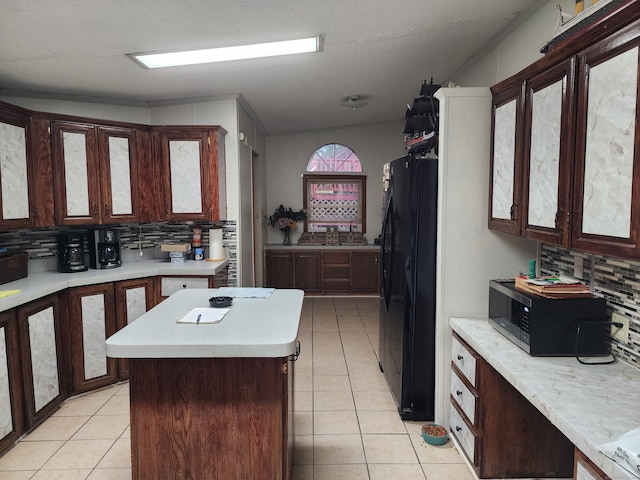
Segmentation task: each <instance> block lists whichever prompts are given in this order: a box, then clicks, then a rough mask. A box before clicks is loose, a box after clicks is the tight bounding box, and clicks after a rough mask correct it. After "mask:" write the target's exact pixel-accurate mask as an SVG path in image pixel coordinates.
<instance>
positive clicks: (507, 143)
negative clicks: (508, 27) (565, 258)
mask: <svg viewBox="0 0 640 480" xmlns="http://www.w3.org/2000/svg"><path fill="white" fill-rule="evenodd" d="M523 88H524V84H521V83H516V84H514V85H511V86H509V87H508V88H505V89H504V90H501V91H499V92H495V91H494V96H493V115H492V119H491V128H492V142H491V171H490V183H489V195H490V196H489V228H490V229H492V230H499V231H502V232H507V233H512V234H516V235H519V234H520V232H521V220H522V219H521V209H522V205H520V200H521V178H522V177H521V176H522V125H521V123H522V118H523V116H524V113H523V104H524V102H523V98H524V95H523V92H522V90H523Z"/></svg>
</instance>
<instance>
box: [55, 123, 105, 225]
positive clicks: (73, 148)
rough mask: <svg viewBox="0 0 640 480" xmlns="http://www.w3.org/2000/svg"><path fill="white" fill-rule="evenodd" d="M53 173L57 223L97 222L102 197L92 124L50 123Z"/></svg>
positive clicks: (95, 138) (94, 132)
mask: <svg viewBox="0 0 640 480" xmlns="http://www.w3.org/2000/svg"><path fill="white" fill-rule="evenodd" d="M51 135H52V145H53V165H54V177H55V190H54V192H55V197H56V202H55V204H56V205H55V206H56V223H57V224H58V225H86V224H92V223H100V218H101V213H102V201H101V200H100V196H99V195H100V184H99V181H98V179H99V170H98V155H97V143H98V139H97V132H96V128H95V126H94V125H90V124H81V123H71V122H58V121H54V122H52V124H51Z"/></svg>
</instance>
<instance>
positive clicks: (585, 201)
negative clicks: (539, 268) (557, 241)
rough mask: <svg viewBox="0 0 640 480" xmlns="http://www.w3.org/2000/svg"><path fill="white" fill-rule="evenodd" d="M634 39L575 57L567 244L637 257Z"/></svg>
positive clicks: (615, 39) (619, 38) (639, 178)
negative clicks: (572, 187) (575, 95)
mask: <svg viewBox="0 0 640 480" xmlns="http://www.w3.org/2000/svg"><path fill="white" fill-rule="evenodd" d="M635 36H637V33H635V32H634V31H633V30H632V31H626V32H625V31H623V32H622V33H621V34H619V35H614V36H612V38H610V39H607V40H606V41H605V42H600V43H599V44H596V45H595V46H594V47H593V48H591V49H589V50H588V51H586V52H584V53H583V54H581V55H580V56H579V62H580V73H579V79H578V110H577V135H576V178H575V182H576V188H575V192H574V210H575V221H574V223H573V240H572V246H573V247H575V248H577V249H580V250H585V251H589V252H594V253H601V254H604V255H612V256H623V257H636V258H637V256H638V254H640V246H639V244H638V242H639V238H638V230H639V221H640V218H639V213H640V212H639V210H638V207H640V191H639V190H638V189H639V188H640V168H639V167H640V165H638V162H639V161H640V155H639V154H638V152H639V150H638V147H639V144H638V142H639V139H640V136H639V135H638V133H637V132H636V122H637V119H638V108H637V105H638V96H637V90H638V53H639V47H638V45H640V40H638V39H635V40H633V37H635ZM627 40H628V41H627Z"/></svg>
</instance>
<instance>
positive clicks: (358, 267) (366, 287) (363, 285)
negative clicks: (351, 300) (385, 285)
mask: <svg viewBox="0 0 640 480" xmlns="http://www.w3.org/2000/svg"><path fill="white" fill-rule="evenodd" d="M378 256H379V254H378V252H351V291H352V292H353V293H375V292H378V291H379V290H380V285H379V280H378V278H379V274H378V270H379V269H380V264H379V263H378Z"/></svg>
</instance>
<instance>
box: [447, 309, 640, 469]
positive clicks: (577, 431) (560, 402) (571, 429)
mask: <svg viewBox="0 0 640 480" xmlns="http://www.w3.org/2000/svg"><path fill="white" fill-rule="evenodd" d="M450 322H451V327H452V329H453V331H455V332H456V333H457V334H458V335H460V337H461V338H462V339H463V340H464V341H465V342H467V343H468V344H469V345H470V346H471V347H472V348H473V349H474V350H475V351H476V352H477V353H478V354H480V355H481V356H482V357H483V358H484V359H485V360H486V361H487V362H488V363H489V364H490V365H491V366H492V367H493V368H494V369H495V370H496V371H497V372H498V373H499V374H500V375H502V376H503V377H504V378H505V379H506V380H507V381H508V382H509V383H511V385H513V386H514V387H515V388H516V389H517V390H518V391H519V392H520V393H521V394H522V395H523V396H524V397H525V398H526V399H527V400H528V401H529V402H530V403H531V404H532V405H533V406H534V407H536V408H537V409H538V410H540V411H541V412H542V413H543V414H544V416H545V417H547V418H548V419H549V420H550V421H551V423H553V424H554V425H555V426H556V427H557V428H558V430H560V431H561V432H562V433H563V434H564V435H565V436H566V437H567V438H568V439H569V440H570V441H571V442H572V443H573V444H574V445H575V446H576V447H578V449H580V450H581V451H582V452H583V453H584V454H585V455H586V456H587V457H589V458H590V459H591V460H592V461H593V462H594V463H595V464H596V465H597V466H598V467H599V468H600V469H602V471H603V472H604V473H606V474H607V475H609V477H611V478H612V479H614V480H619V479H633V478H636V477H634V476H632V475H631V474H630V473H628V472H627V471H625V470H624V469H622V468H621V467H620V466H618V465H617V464H616V463H615V462H614V461H612V460H610V459H609V458H607V457H606V456H605V455H604V454H603V453H601V452H599V451H598V446H599V445H601V444H603V443H606V442H610V441H613V440H616V439H617V438H619V437H620V436H621V435H622V434H623V433H626V432H628V431H630V430H633V429H635V428H638V427H640V416H639V415H638V399H640V370H638V369H636V368H633V367H631V366H630V365H627V364H625V363H623V362H621V361H618V362H616V363H614V364H611V365H582V364H581V363H579V362H578V360H576V359H575V358H574V357H532V356H530V355H529V354H527V353H526V352H525V351H524V350H521V349H520V348H518V347H517V346H516V345H514V344H513V343H511V342H510V341H509V340H507V339H506V338H505V337H503V336H502V335H501V334H500V333H498V332H497V331H496V330H495V329H494V328H493V327H492V326H491V325H490V324H489V322H488V321H487V320H486V319H467V318H452V319H451V321H450ZM585 360H589V359H585ZM600 360H602V359H600ZM489 408H490V407H489Z"/></svg>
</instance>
